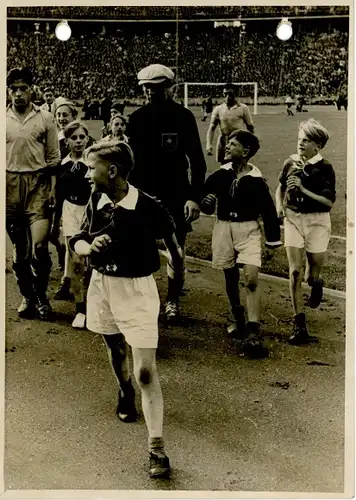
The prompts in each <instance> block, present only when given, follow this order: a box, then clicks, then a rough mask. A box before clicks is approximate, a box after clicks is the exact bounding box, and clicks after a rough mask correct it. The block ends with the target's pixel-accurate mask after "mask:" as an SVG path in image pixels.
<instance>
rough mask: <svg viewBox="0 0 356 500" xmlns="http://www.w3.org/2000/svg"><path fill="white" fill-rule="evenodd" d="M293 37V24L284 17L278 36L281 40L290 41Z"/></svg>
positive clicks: (278, 29) (279, 26)
mask: <svg viewBox="0 0 356 500" xmlns="http://www.w3.org/2000/svg"><path fill="white" fill-rule="evenodd" d="M292 35H293V28H292V23H291V22H290V21H288V18H287V17H283V18H282V21H281V22H280V23H279V24H278V26H277V36H278V38H279V39H280V40H283V41H286V40H289V39H290V37H291V36H292Z"/></svg>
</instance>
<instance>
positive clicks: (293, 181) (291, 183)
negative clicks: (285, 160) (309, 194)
mask: <svg viewBox="0 0 356 500" xmlns="http://www.w3.org/2000/svg"><path fill="white" fill-rule="evenodd" d="M302 187H303V186H302V181H301V180H300V179H299V177H297V176H296V175H291V176H290V177H289V178H288V179H287V188H288V189H291V188H298V189H302Z"/></svg>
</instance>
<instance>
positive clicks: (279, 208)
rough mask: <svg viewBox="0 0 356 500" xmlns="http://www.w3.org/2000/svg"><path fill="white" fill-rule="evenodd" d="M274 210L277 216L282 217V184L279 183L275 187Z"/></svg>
mask: <svg viewBox="0 0 356 500" xmlns="http://www.w3.org/2000/svg"><path fill="white" fill-rule="evenodd" d="M275 198H276V211H277V216H278V217H284V215H285V214H284V207H283V199H284V190H283V188H282V184H281V183H279V184H278V187H277V189H276V194H275Z"/></svg>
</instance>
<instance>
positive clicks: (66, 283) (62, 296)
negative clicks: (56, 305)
mask: <svg viewBox="0 0 356 500" xmlns="http://www.w3.org/2000/svg"><path fill="white" fill-rule="evenodd" d="M54 298H55V300H74V295H73V294H72V292H71V291H70V278H63V279H62V281H61V284H60V285H59V288H58V290H57V291H56V293H55V294H54Z"/></svg>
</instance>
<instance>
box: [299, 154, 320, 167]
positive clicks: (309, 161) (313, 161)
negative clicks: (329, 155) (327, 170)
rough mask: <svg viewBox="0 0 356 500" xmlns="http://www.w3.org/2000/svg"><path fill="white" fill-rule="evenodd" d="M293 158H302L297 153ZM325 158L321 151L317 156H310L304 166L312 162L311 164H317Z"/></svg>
mask: <svg viewBox="0 0 356 500" xmlns="http://www.w3.org/2000/svg"><path fill="white" fill-rule="evenodd" d="M291 158H292V159H293V160H300V159H301V158H300V156H299V155H298V154H297V153H295V154H293V155H292V156H291ZM322 159H323V157H322V156H321V154H320V153H317V154H316V155H315V156H313V157H312V158H310V159H309V160H307V161H306V162H305V163H304V162H303V163H304V166H305V165H307V164H310V165H315V163H318V162H319V161H321V160H322Z"/></svg>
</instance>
